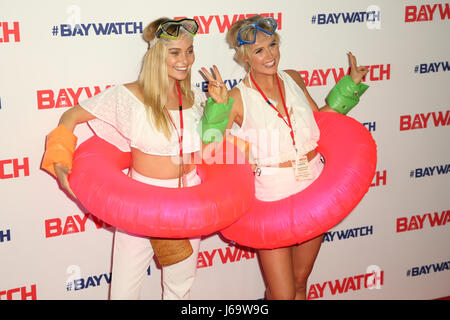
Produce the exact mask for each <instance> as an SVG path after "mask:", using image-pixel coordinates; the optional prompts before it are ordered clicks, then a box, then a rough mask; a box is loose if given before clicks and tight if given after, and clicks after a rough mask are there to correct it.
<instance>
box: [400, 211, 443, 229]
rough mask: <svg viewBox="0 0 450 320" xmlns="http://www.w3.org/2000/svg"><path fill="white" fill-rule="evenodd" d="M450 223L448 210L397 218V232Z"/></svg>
mask: <svg viewBox="0 0 450 320" xmlns="http://www.w3.org/2000/svg"><path fill="white" fill-rule="evenodd" d="M447 223H450V210H443V211H442V212H433V213H431V212H429V213H425V214H417V215H413V216H411V217H401V218H397V233H399V232H406V231H413V230H420V229H424V228H434V227H441V226H445V225H446V224H447Z"/></svg>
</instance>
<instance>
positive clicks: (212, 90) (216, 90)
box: [201, 66, 228, 104]
mask: <svg viewBox="0 0 450 320" xmlns="http://www.w3.org/2000/svg"><path fill="white" fill-rule="evenodd" d="M213 69H214V74H215V76H216V77H215V78H214V77H213V76H212V75H211V74H210V73H209V72H208V70H206V69H205V68H202V69H201V70H202V72H203V74H204V75H205V76H206V78H207V79H208V81H209V83H208V92H209V95H210V97H211V98H213V99H214V101H215V102H216V103H220V104H226V103H228V89H227V87H226V86H225V83H224V82H223V80H222V76H221V75H220V72H219V69H217V67H216V66H213Z"/></svg>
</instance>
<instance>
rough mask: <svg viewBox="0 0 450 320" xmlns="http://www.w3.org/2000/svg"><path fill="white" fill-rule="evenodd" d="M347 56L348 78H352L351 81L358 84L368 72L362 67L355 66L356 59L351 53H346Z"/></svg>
mask: <svg viewBox="0 0 450 320" xmlns="http://www.w3.org/2000/svg"><path fill="white" fill-rule="evenodd" d="M347 55H348V58H349V59H350V77H352V80H353V81H354V82H355V83H356V84H359V83H360V82H361V80H362V78H364V77H365V76H366V74H367V72H369V69H367V68H366V67H364V66H358V65H357V64H356V58H355V56H354V55H353V54H352V53H351V52H349V53H347Z"/></svg>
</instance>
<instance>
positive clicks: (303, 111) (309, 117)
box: [231, 71, 320, 166]
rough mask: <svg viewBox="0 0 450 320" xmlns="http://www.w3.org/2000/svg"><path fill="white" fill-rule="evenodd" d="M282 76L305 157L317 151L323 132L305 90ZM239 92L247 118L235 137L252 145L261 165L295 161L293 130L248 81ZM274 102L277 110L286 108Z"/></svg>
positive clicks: (234, 126) (238, 86)
mask: <svg viewBox="0 0 450 320" xmlns="http://www.w3.org/2000/svg"><path fill="white" fill-rule="evenodd" d="M278 75H279V77H280V78H281V79H282V80H283V82H284V87H285V91H286V97H285V101H286V106H287V108H288V110H289V114H290V117H291V123H292V126H293V129H294V137H295V143H296V146H297V149H298V151H299V154H300V155H303V154H306V153H308V152H309V151H311V150H314V149H315V148H316V147H317V141H318V140H319V137H320V131H319V128H318V126H317V124H316V121H315V119H314V115H313V112H312V110H311V107H310V105H309V103H308V100H307V99H306V97H305V94H304V93H303V90H302V89H301V88H300V87H299V86H298V85H297V83H296V82H295V81H294V79H292V78H291V76H289V74H287V73H286V72H284V71H282V72H279V74H278ZM250 83H251V82H250ZM237 88H239V91H240V93H241V96H242V102H243V109H244V115H243V119H242V126H241V127H239V126H238V125H237V124H236V123H235V124H234V125H233V128H232V130H231V134H233V135H235V136H237V137H239V138H241V139H243V140H245V141H248V142H250V143H251V146H252V148H251V151H252V156H253V158H254V159H253V160H254V161H255V163H256V164H257V165H262V166H264V165H271V164H276V163H282V162H286V161H288V160H295V157H296V153H295V150H294V147H293V144H292V138H291V135H290V128H289V127H288V126H287V125H286V123H285V122H284V121H283V120H282V119H281V118H279V117H278V115H277V112H276V111H275V110H273V109H272V108H271V107H270V106H269V105H268V104H267V102H266V101H265V100H264V99H263V97H262V96H261V94H260V93H259V91H258V90H257V89H253V88H249V87H247V86H246V85H245V84H244V81H241V82H240V83H239V84H238V85H237ZM271 102H272V104H273V105H274V106H277V105H282V101H278V102H277V101H273V100H271ZM285 119H286V118H285Z"/></svg>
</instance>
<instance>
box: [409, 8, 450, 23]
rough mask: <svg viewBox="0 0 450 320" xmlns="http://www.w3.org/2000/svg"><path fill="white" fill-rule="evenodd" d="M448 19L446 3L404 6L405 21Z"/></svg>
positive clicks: (448, 13) (449, 10) (449, 14)
mask: <svg viewBox="0 0 450 320" xmlns="http://www.w3.org/2000/svg"><path fill="white" fill-rule="evenodd" d="M448 19H450V8H449V4H448V3H436V4H424V5H421V6H406V7H405V22H421V21H433V20H448Z"/></svg>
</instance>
